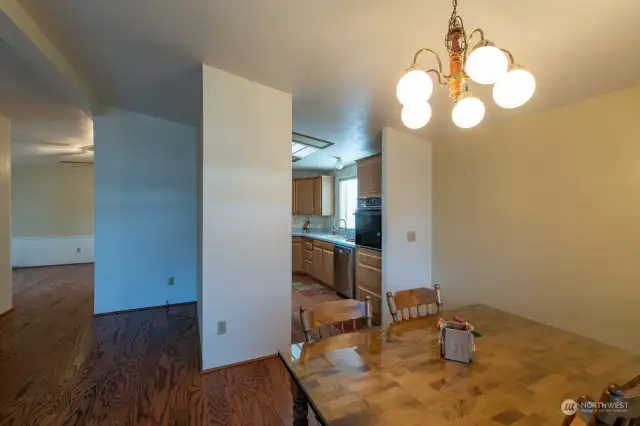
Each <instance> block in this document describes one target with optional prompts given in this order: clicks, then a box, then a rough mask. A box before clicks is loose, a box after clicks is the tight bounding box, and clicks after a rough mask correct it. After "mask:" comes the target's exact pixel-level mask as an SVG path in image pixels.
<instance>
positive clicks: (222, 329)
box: [218, 321, 227, 334]
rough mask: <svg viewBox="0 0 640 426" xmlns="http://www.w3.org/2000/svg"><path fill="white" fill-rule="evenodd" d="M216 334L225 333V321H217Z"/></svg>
mask: <svg viewBox="0 0 640 426" xmlns="http://www.w3.org/2000/svg"><path fill="white" fill-rule="evenodd" d="M218 334H227V322H226V321H218Z"/></svg>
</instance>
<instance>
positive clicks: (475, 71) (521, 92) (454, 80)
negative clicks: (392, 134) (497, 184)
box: [396, 0, 536, 129]
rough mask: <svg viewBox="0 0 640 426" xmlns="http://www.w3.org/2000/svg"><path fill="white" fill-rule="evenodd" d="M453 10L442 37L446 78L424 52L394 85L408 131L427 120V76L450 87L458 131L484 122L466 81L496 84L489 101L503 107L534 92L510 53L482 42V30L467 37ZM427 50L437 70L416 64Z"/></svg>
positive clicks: (517, 103) (533, 82)
mask: <svg viewBox="0 0 640 426" xmlns="http://www.w3.org/2000/svg"><path fill="white" fill-rule="evenodd" d="M457 6H458V1H457V0H453V12H452V13H451V18H450V19H449V29H448V31H447V35H446V36H445V39H444V44H445V47H446V48H447V51H448V52H449V74H448V75H447V74H444V72H443V71H442V61H441V60H440V57H439V56H438V54H437V53H436V52H434V51H433V50H431V49H428V48H423V49H420V50H418V51H417V52H416V53H415V55H414V57H413V63H412V64H411V66H410V67H409V68H408V69H407V72H406V74H405V75H404V76H403V77H402V78H401V79H400V81H399V82H398V87H397V93H396V94H397V96H398V100H399V101H400V103H401V104H402V105H403V108H402V114H401V117H402V122H403V123H404V125H405V126H407V127H408V128H410V129H419V128H421V127H424V126H425V125H426V124H427V123H428V122H429V119H430V118H431V106H430V105H429V102H428V101H429V98H430V97H431V93H432V92H433V82H432V81H431V78H430V77H429V75H428V73H432V74H434V75H435V76H436V77H437V79H438V84H440V85H441V86H448V88H449V97H450V98H451V99H452V100H453V110H452V111H451V118H452V119H453V122H454V123H455V124H456V125H457V126H458V127H462V128H470V127H474V126H476V125H478V123H480V122H481V121H482V119H483V118H484V104H483V103H482V101H481V100H480V99H478V98H476V97H475V96H474V95H473V94H472V93H471V92H470V91H469V88H468V81H469V79H471V80H473V81H474V82H475V83H478V84H494V86H493V99H494V101H495V102H496V103H497V104H498V106H501V107H502V108H516V107H519V106H521V105H523V104H524V103H525V102H527V101H528V100H529V99H531V96H533V92H534V91H535V89H536V80H535V79H534V78H533V75H532V74H531V73H530V72H529V71H527V70H525V69H524V68H522V67H521V66H520V65H518V64H517V63H516V62H515V60H514V58H513V55H512V54H511V53H510V52H509V51H507V50H505V49H501V48H498V47H496V46H495V44H493V43H492V42H491V41H489V40H487V39H485V38H484V31H482V30H481V29H480V28H477V29H475V30H473V31H472V32H471V34H470V35H469V37H467V33H466V31H465V28H464V24H463V22H462V18H461V17H460V16H458V14H457V11H456V9H457ZM476 34H477V35H478V36H479V37H480V40H479V41H478V42H477V43H476V44H475V45H474V46H473V47H472V48H469V42H470V41H471V39H472V38H473V37H474V35H476ZM425 52H428V53H432V54H433V55H434V56H435V57H436V61H437V64H438V69H434V68H430V69H425V68H423V67H422V66H420V65H419V64H418V57H419V56H420V54H422V53H425Z"/></svg>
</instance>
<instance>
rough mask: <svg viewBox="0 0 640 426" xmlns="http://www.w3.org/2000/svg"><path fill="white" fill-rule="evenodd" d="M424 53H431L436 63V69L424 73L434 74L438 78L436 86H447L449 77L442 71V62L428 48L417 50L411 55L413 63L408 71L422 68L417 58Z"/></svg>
mask: <svg viewBox="0 0 640 426" xmlns="http://www.w3.org/2000/svg"><path fill="white" fill-rule="evenodd" d="M424 52H429V53H433V56H435V57H436V61H438V69H434V68H430V69H428V70H426V71H425V72H428V73H429V72H430V73H434V74H435V75H436V76H438V84H440V85H441V86H446V85H447V80H448V79H449V77H451V76H450V75H446V74H444V72H443V71H442V61H441V60H440V56H438V54H437V53H436V52H434V51H433V50H431V49H429V48H428V47H423V48H422V49H420V50H418V51H417V52H416V53H415V55H413V63H412V64H411V66H410V67H409V69H410V70H411V69H416V68H419V69H422V67H421V66H420V64H419V63H418V56H420V54H421V53H424ZM443 79H444V80H443Z"/></svg>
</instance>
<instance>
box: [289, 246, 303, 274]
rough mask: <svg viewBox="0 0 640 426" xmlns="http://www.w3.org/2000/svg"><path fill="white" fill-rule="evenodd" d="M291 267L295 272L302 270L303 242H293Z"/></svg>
mask: <svg viewBox="0 0 640 426" xmlns="http://www.w3.org/2000/svg"><path fill="white" fill-rule="evenodd" d="M291 269H292V270H293V272H300V271H302V242H301V241H300V240H298V241H296V242H292V243H291Z"/></svg>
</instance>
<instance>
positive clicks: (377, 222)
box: [356, 197, 382, 250]
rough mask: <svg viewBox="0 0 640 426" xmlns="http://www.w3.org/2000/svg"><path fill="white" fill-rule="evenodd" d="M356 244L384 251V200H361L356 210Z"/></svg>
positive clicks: (376, 198)
mask: <svg viewBox="0 0 640 426" xmlns="http://www.w3.org/2000/svg"><path fill="white" fill-rule="evenodd" d="M356 244H357V245H359V246H362V247H367V248H372V249H376V250H382V198H380V197H370V198H359V199H358V209H357V210H356Z"/></svg>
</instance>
